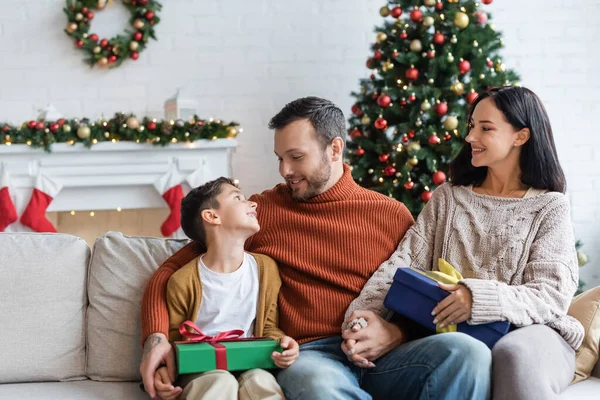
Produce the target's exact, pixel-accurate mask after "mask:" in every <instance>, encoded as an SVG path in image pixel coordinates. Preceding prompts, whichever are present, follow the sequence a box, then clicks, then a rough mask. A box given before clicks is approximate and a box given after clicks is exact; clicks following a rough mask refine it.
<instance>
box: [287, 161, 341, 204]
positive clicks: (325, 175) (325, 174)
mask: <svg viewBox="0 0 600 400" xmlns="http://www.w3.org/2000/svg"><path fill="white" fill-rule="evenodd" d="M329 178H331V164H330V163H329V162H328V161H327V160H326V159H323V160H322V162H321V165H320V166H319V168H318V169H317V172H316V173H315V174H314V175H313V176H311V177H310V179H309V178H308V177H305V178H304V179H305V180H306V183H307V188H306V190H305V191H303V192H298V191H294V190H293V189H292V188H290V187H289V185H288V189H290V193H291V195H292V198H293V199H294V200H297V201H307V200H309V199H311V198H313V197H315V196H318V195H320V194H321V193H323V188H324V187H325V186H326V185H327V182H329Z"/></svg>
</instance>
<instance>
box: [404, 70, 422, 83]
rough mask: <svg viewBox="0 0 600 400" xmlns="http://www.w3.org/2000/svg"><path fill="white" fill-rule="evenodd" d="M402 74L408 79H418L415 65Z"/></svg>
mask: <svg viewBox="0 0 600 400" xmlns="http://www.w3.org/2000/svg"><path fill="white" fill-rule="evenodd" d="M404 76H405V77H406V79H408V80H411V81H416V80H417V79H419V70H418V69H416V68H415V67H410V68H409V69H407V70H406V73H405V74H404Z"/></svg>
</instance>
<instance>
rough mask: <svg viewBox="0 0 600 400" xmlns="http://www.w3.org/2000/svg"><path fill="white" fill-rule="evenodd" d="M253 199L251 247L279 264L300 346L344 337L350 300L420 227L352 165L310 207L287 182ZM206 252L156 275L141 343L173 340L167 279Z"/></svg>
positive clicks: (191, 251)
mask: <svg viewBox="0 0 600 400" xmlns="http://www.w3.org/2000/svg"><path fill="white" fill-rule="evenodd" d="M251 200H253V201H256V202H257V203H258V208H257V211H258V220H259V222H260V226H261V229H260V232H258V233H257V234H255V235H254V236H252V238H250V239H249V240H248V242H247V243H246V248H247V250H248V251H252V252H254V253H260V254H266V255H268V256H270V257H272V258H273V259H275V260H276V261H277V262H278V264H279V273H280V275H281V280H282V287H281V291H280V293H279V322H280V328H281V329H282V330H283V331H284V332H285V333H286V334H287V335H289V336H291V337H293V338H295V339H296V340H297V341H298V342H299V343H304V342H308V341H311V340H315V339H319V338H323V337H328V336H333V335H338V334H340V329H341V325H342V322H343V318H344V312H345V311H346V309H347V308H348V306H349V305H350V302H351V301H352V300H354V299H355V298H356V297H357V296H358V295H359V293H360V291H361V289H362V287H363V286H364V285H365V283H366V282H367V280H368V279H369V278H370V277H371V275H372V274H373V272H375V270H376V269H377V267H379V265H380V264H381V263H382V262H384V261H385V260H387V259H388V258H389V257H390V255H391V254H392V253H393V252H394V250H395V249H396V246H397V244H398V242H399V241H400V239H401V238H402V237H403V236H404V233H405V232H406V231H407V230H408V228H409V227H410V226H411V225H412V224H413V222H414V221H413V218H412V216H411V215H410V212H409V211H408V209H407V208H406V207H405V206H404V205H403V204H402V203H400V202H398V201H396V200H393V199H391V198H389V197H385V196H383V195H381V194H379V193H376V192H373V191H370V190H367V189H364V188H362V187H360V186H359V185H357V184H356V183H355V182H354V180H353V179H352V176H351V173H350V168H349V167H348V166H347V165H344V174H343V176H342V178H341V179H340V180H339V181H338V182H337V183H336V184H335V185H334V186H333V187H332V188H331V189H329V190H328V191H326V192H325V193H322V194H320V195H318V196H316V197H314V198H312V199H310V200H308V201H307V202H298V201H295V200H294V199H292V197H291V196H290V194H289V192H288V189H287V187H286V186H285V185H283V184H282V185H278V186H276V187H275V188H273V189H271V190H267V191H265V192H263V193H261V194H259V195H254V196H252V197H251ZM200 253H201V249H200V248H199V246H198V245H197V244H196V243H193V242H192V243H190V244H188V245H187V246H185V247H184V248H182V249H181V250H179V251H178V252H177V253H175V254H174V255H173V256H171V257H170V258H169V259H168V260H167V261H165V262H164V263H163V264H162V265H161V266H160V268H159V269H158V270H157V271H156V273H155V274H154V275H153V276H152V279H151V280H150V282H149V283H148V286H147V287H146V291H145V292H144V298H143V301H142V343H143V342H144V341H145V340H146V338H147V337H148V335H150V334H151V333H153V332H162V333H164V334H165V335H166V336H168V329H169V317H168V312H167V308H166V302H165V292H166V287H167V281H168V280H169V277H170V276H171V275H172V274H173V272H175V271H176V270H177V269H179V268H181V267H182V266H184V265H185V264H186V263H188V262H189V261H190V260H192V259H193V258H195V257H197V256H198V255H199V254H200Z"/></svg>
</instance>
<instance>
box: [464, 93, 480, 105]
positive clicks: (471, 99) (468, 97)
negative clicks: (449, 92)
mask: <svg viewBox="0 0 600 400" xmlns="http://www.w3.org/2000/svg"><path fill="white" fill-rule="evenodd" d="M478 96H479V94H478V93H477V92H469V93H467V95H466V96H465V100H466V101H467V103H468V104H473V102H474V101H475V100H477V97H478Z"/></svg>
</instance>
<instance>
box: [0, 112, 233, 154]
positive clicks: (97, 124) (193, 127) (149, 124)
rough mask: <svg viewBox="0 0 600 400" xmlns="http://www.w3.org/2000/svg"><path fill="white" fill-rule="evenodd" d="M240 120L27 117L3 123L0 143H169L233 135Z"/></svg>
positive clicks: (48, 145)
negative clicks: (33, 118)
mask: <svg viewBox="0 0 600 400" xmlns="http://www.w3.org/2000/svg"><path fill="white" fill-rule="evenodd" d="M238 126H239V124H238V123H237V122H224V121H221V120H213V119H212V118H211V119H209V120H203V119H200V118H199V117H198V116H196V115H195V116H194V118H193V119H192V120H190V121H183V120H177V121H173V120H171V121H168V120H157V119H151V118H148V117H144V118H143V119H142V121H141V122H140V121H139V120H138V118H137V117H135V116H134V115H133V114H124V113H116V114H115V116H114V117H113V118H111V119H108V120H105V119H100V120H96V121H92V120H90V119H89V118H83V119H76V118H75V119H64V118H61V119H59V120H57V121H33V120H32V121H28V122H23V124H22V125H20V126H15V125H11V124H9V123H0V127H1V128H0V130H1V131H2V135H1V136H0V145H1V144H4V145H7V146H10V145H12V144H27V145H28V146H31V147H35V148H38V147H41V148H43V149H44V150H45V151H47V152H51V147H52V144H54V143H68V144H71V145H74V144H75V143H82V144H83V145H84V146H85V147H87V148H90V147H92V146H93V145H94V144H96V143H100V142H118V141H128V142H137V143H152V144H154V145H157V146H167V145H169V144H170V143H177V142H193V141H196V140H202V139H205V140H216V139H224V138H227V139H233V138H235V137H236V136H237V134H238V132H241V129H240V130H238V128H237V127H238Z"/></svg>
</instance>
